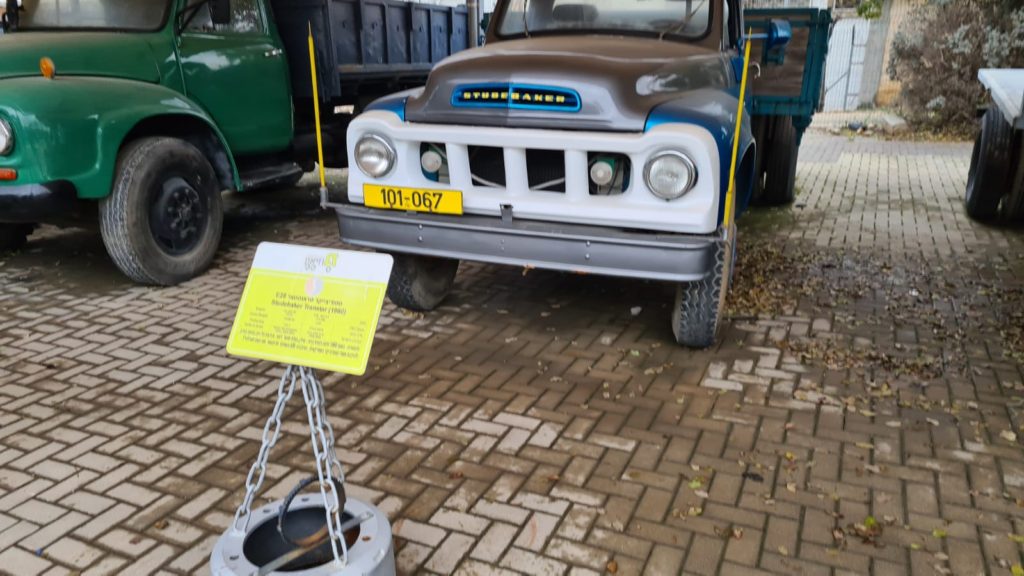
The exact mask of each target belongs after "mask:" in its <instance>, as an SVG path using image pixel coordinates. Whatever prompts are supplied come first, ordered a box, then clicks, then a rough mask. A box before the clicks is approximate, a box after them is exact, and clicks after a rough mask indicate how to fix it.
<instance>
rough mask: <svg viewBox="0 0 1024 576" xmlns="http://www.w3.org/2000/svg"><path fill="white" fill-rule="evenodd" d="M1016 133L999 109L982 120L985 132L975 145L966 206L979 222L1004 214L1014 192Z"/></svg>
mask: <svg viewBox="0 0 1024 576" xmlns="http://www.w3.org/2000/svg"><path fill="white" fill-rule="evenodd" d="M1013 141H1014V131H1013V127H1012V126H1011V125H1010V123H1009V122H1007V121H1006V120H1005V119H1004V118H1003V115H1002V114H1001V113H1000V112H999V110H997V109H996V108H994V107H993V108H989V109H988V110H987V111H986V112H985V115H984V116H982V118H981V133H980V134H979V135H978V139H977V140H976V141H975V142H974V151H973V153H972V154H971V171H970V173H969V174H968V176H967V193H966V196H965V198H964V206H965V207H966V209H967V215H968V216H970V217H971V218H974V219H975V220H981V221H983V222H984V221H990V220H993V219H994V218H995V217H996V216H997V215H999V212H1000V208H999V205H1000V201H1001V200H1002V199H1003V196H1005V195H1006V194H1007V193H1008V192H1009V191H1010V186H1011V184H1012V182H1011V181H1010V179H1011V177H1012V176H1013V171H1012V166H1013V158H1014V156H1013V154H1014V150H1013V149H1014V146H1013V143H1014V142H1013Z"/></svg>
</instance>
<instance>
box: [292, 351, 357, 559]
mask: <svg viewBox="0 0 1024 576" xmlns="http://www.w3.org/2000/svg"><path fill="white" fill-rule="evenodd" d="M299 374H300V376H301V380H302V396H303V398H305V400H306V416H307V418H308V419H309V437H310V441H311V443H312V444H313V456H314V457H315V459H316V473H317V478H318V479H319V481H320V495H321V496H322V497H323V499H324V509H325V514H326V516H327V530H328V532H329V534H330V540H331V550H332V551H333V552H334V561H335V562H336V563H337V564H338V565H339V566H340V567H344V566H345V565H346V564H347V563H348V544H347V543H346V542H345V537H344V534H343V532H342V530H341V510H340V508H341V504H340V502H339V501H338V493H337V491H336V490H335V488H334V477H333V470H332V469H333V468H334V467H335V466H337V468H338V469H339V470H340V468H341V465H340V464H338V460H337V456H336V455H335V451H334V430H333V428H332V427H331V424H330V422H329V421H328V420H327V412H326V409H325V407H324V388H323V385H322V384H321V383H320V381H319V380H318V379H317V377H316V374H315V373H314V372H313V370H312V369H310V368H299ZM338 481H339V482H340V481H343V478H341V477H339V478H338ZM339 542H340V543H341V551H340V552H339V550H338V543H339Z"/></svg>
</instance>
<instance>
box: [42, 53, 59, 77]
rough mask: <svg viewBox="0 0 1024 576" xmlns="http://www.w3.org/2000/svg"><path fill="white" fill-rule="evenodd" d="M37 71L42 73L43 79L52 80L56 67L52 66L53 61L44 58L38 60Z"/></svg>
mask: <svg viewBox="0 0 1024 576" xmlns="http://www.w3.org/2000/svg"><path fill="white" fill-rule="evenodd" d="M39 71H40V72H42V73H43V77H44V78H49V79H51V80H52V79H53V76H54V75H55V74H56V73H57V67H56V66H54V65H53V60H50V59H49V58H47V57H45V56H44V57H42V58H40V59H39Z"/></svg>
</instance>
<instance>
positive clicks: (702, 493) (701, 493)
mask: <svg viewBox="0 0 1024 576" xmlns="http://www.w3.org/2000/svg"><path fill="white" fill-rule="evenodd" d="M694 495H696V496H697V497H698V498H704V499H707V498H708V497H709V494H708V492H707V490H696V491H694Z"/></svg>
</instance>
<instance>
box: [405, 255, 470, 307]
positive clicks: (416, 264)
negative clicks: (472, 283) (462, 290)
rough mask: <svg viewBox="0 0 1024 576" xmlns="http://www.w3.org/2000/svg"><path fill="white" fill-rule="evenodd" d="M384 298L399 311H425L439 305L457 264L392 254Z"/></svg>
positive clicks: (428, 257)
mask: <svg viewBox="0 0 1024 576" xmlns="http://www.w3.org/2000/svg"><path fill="white" fill-rule="evenodd" d="M394 258H395V265H394V267H393V268H392V269H391V282H390V283H389V284H388V298H389V299H390V300H391V301H392V302H394V304H395V305H396V306H398V307H399V308H405V309H406V310H413V311H416V312H429V311H431V310H433V309H435V308H437V307H438V306H440V305H441V302H443V301H444V299H445V298H447V297H448V294H450V293H451V291H452V285H454V284H455V274H456V273H458V271H459V261H458V260H452V259H450V258H433V257H430V256H415V255H412V254H395V255H394Z"/></svg>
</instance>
